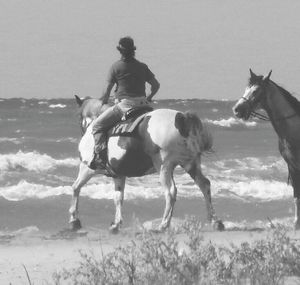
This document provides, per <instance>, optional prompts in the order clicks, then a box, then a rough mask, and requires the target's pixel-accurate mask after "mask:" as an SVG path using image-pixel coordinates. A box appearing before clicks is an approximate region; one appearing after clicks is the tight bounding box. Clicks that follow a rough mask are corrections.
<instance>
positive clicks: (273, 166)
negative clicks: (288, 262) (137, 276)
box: [0, 98, 298, 284]
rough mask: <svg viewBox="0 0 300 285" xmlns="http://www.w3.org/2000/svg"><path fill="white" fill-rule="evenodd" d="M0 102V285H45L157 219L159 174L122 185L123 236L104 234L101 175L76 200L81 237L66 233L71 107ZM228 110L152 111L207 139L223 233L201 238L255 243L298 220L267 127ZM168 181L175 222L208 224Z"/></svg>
mask: <svg viewBox="0 0 300 285" xmlns="http://www.w3.org/2000/svg"><path fill="white" fill-rule="evenodd" d="M0 100H1V104H0V111H1V115H0V125H1V138H0V140H1V144H0V170H1V173H0V181H1V186H0V264H1V270H0V271H1V273H0V284H9V283H11V284H27V283H28V281H27V279H26V278H27V277H26V271H25V268H26V270H27V271H28V274H29V276H30V278H32V280H33V282H34V284H43V282H44V283H45V282H46V281H45V280H51V278H52V277H51V276H52V274H53V273H54V272H55V271H57V270H58V271H59V270H61V269H63V268H71V267H74V266H76V263H78V262H79V261H80V258H81V257H80V254H79V250H83V251H90V250H93V251H95V252H99V243H100V241H101V243H103V250H104V251H105V252H106V251H107V252H109V251H113V249H114V248H115V247H116V246H118V245H119V244H123V245H124V244H126V243H127V242H129V241H130V240H131V239H132V238H133V239H135V234H134V233H135V231H136V230H137V229H138V230H139V231H140V228H141V227H140V225H142V224H144V223H146V224H147V222H148V225H149V221H150V224H151V223H152V222H151V221H153V220H155V221H159V220H160V219H161V217H162V214H163V209H164V205H165V200H164V192H163V190H162V189H161V187H160V183H159V177H158V174H151V175H147V176H145V177H138V178H128V179H127V181H126V186H125V201H124V205H123V228H122V229H121V232H120V234H119V235H117V236H112V235H110V234H109V233H108V228H109V226H110V223H111V222H112V221H113V219H114V212H115V208H114V203H113V197H114V190H113V189H114V186H113V182H112V180H111V179H110V178H108V177H103V176H101V175H99V176H95V177H93V178H92V179H91V180H90V181H89V182H88V183H87V185H85V186H84V187H83V188H82V190H81V193H80V194H81V195H80V203H79V205H80V206H79V217H80V220H81V222H82V225H83V228H82V232H81V234H80V233H79V234H75V235H74V234H70V232H69V231H68V227H69V224H68V220H69V213H68V210H69V207H70V200H71V196H72V188H71V185H72V183H73V182H74V180H75V178H76V175H77V171H78V165H79V157H78V152H77V145H78V142H79V140H80V129H79V127H78V123H77V121H76V120H75V118H76V104H75V100H74V99H51V100H46V99H23V98H18V99H17V98H15V99H0ZM233 104H234V102H233V101H228V100H199V99H189V100H175V99H170V100H161V101H155V102H154V105H155V108H170V109H175V110H180V111H182V112H185V111H187V110H191V111H193V112H195V113H196V114H197V115H198V116H199V117H200V118H201V120H202V121H203V123H204V124H206V125H207V127H208V128H209V130H210V131H211V133H212V135H213V138H214V143H213V153H211V154H205V155H203V158H202V169H203V173H204V174H205V175H206V176H207V177H208V179H209V180H210V182H211V194H212V203H213V205H214V208H215V211H216V214H217V216H218V218H219V219H221V220H222V221H223V222H224V225H225V228H226V231H225V232H222V233H219V232H215V231H213V232H211V231H212V229H211V228H209V227H208V228H207V227H205V229H204V230H203V231H204V237H205V238H207V239H211V240H212V242H214V241H216V242H220V243H221V244H222V243H224V244H227V241H232V242H237V243H240V242H242V241H250V240H252V239H253V238H254V239H259V238H260V237H261V235H262V236H264V235H265V232H266V231H267V230H268V229H269V228H270V226H271V225H272V224H278V223H280V224H283V225H285V226H286V227H288V228H290V229H291V228H292V227H293V217H294V204H293V193H292V188H291V186H290V185H288V184H287V167H286V165H285V162H284V161H283V159H282V158H281V157H280V155H279V153H278V150H277V143H276V136H275V134H274V131H273V130H272V127H271V125H269V124H267V123H264V122H261V121H258V120H251V121H249V122H244V121H241V120H238V119H236V118H233V115H232V111H231V109H232V106H233ZM29 114H30V115H29ZM2 134H3V135H2ZM174 178H175V182H176V185H177V188H178V194H177V202H176V205H175V210H174V213H173V216H174V218H175V221H176V220H179V221H182V220H184V219H185V218H186V217H187V216H195V217H196V219H197V220H198V221H200V222H201V223H202V224H203V225H205V224H206V222H207V218H206V217H207V213H206V206H205V202H204V198H203V194H202V193H201V191H200V189H199V188H198V187H197V186H196V185H195V184H194V183H193V181H192V180H191V178H190V177H189V175H188V174H187V173H185V172H184V171H183V170H182V169H181V168H176V169H175V173H174ZM295 237H296V238H297V237H298V234H296V236H295ZM23 265H24V266H25V268H24V266H23ZM49 282H50V281H49ZM45 284H47V283H45ZM50 284H51V283H50Z"/></svg>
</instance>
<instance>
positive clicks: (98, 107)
mask: <svg viewBox="0 0 300 285" xmlns="http://www.w3.org/2000/svg"><path fill="white" fill-rule="evenodd" d="M75 99H76V103H77V105H78V107H79V109H78V115H79V120H80V128H81V130H82V133H83V134H84V133H85V131H86V129H87V127H88V126H89V125H90V124H91V122H92V121H93V120H95V119H96V118H97V117H98V116H99V115H100V114H101V113H102V112H103V111H104V110H105V109H106V108H107V107H108V106H107V105H106V104H103V103H102V101H101V100H99V99H94V98H91V97H85V98H80V97H79V96H77V95H75Z"/></svg>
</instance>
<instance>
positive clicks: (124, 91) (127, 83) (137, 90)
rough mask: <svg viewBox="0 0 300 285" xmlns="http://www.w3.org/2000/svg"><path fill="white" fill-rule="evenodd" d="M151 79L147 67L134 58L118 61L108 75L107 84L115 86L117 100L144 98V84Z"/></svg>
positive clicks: (150, 73) (151, 75)
mask: <svg viewBox="0 0 300 285" xmlns="http://www.w3.org/2000/svg"><path fill="white" fill-rule="evenodd" d="M153 78H154V74H153V73H152V72H151V71H150V69H149V68H148V66H147V65H146V64H145V63H142V62H140V61H138V60H136V59H135V58H133V59H130V60H124V59H120V60H118V61H117V62H115V63H114V64H113V65H112V67H111V68H110V71H109V74H108V82H110V83H115V84H117V87H116V90H115V96H116V98H118V99H121V98H122V97H141V96H146V91H145V89H146V87H145V83H146V82H149V81H150V80H151V79H153Z"/></svg>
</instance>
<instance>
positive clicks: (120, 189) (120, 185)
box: [109, 177, 126, 233]
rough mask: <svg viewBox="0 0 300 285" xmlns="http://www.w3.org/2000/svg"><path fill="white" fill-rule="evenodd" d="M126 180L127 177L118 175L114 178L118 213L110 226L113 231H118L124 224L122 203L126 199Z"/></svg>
mask: <svg viewBox="0 0 300 285" xmlns="http://www.w3.org/2000/svg"><path fill="white" fill-rule="evenodd" d="M125 180H126V177H118V178H115V179H114V183H115V198H114V202H115V207H116V213H115V220H114V222H113V223H112V224H111V226H110V229H109V230H110V231H111V232H112V233H118V231H119V229H120V226H121V225H122V221H123V219H122V205H123V200H124V188H125Z"/></svg>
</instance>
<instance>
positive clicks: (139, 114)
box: [108, 107, 153, 137]
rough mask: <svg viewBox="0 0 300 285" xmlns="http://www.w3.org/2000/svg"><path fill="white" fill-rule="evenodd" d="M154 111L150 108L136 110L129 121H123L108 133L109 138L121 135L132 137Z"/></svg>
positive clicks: (129, 115) (130, 115)
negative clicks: (145, 118)
mask: <svg viewBox="0 0 300 285" xmlns="http://www.w3.org/2000/svg"><path fill="white" fill-rule="evenodd" d="M152 110H153V109H152V108H151V109H150V108H149V107H148V108H144V109H140V110H134V111H133V112H132V113H130V114H128V117H129V118H128V119H126V120H125V121H121V122H120V123H118V124H117V125H115V126H114V127H112V128H111V129H110V131H109V132H108V135H109V137H112V136H120V135H121V136H132V135H133V132H134V131H135V129H136V128H137V127H138V125H139V124H140V123H141V121H142V120H143V119H144V117H145V116H146V115H147V114H148V113H149V111H152Z"/></svg>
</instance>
